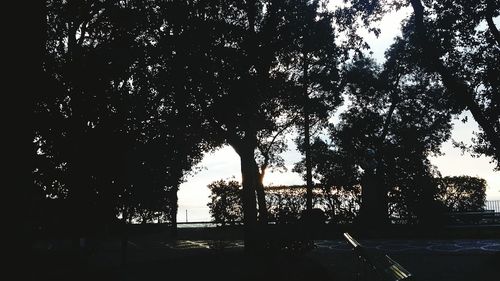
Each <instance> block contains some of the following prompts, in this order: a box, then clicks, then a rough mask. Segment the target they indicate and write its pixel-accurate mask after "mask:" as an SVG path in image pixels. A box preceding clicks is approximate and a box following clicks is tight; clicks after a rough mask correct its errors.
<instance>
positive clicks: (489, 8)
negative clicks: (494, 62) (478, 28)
mask: <svg viewBox="0 0 500 281" xmlns="http://www.w3.org/2000/svg"><path fill="white" fill-rule="evenodd" d="M493 12H494V8H493V5H492V4H491V0H488V2H487V4H486V22H487V23H488V28H489V30H490V32H491V34H492V35H493V38H494V39H495V41H497V44H498V46H499V47H500V32H499V31H498V29H497V27H496V25H495V23H494V22H493Z"/></svg>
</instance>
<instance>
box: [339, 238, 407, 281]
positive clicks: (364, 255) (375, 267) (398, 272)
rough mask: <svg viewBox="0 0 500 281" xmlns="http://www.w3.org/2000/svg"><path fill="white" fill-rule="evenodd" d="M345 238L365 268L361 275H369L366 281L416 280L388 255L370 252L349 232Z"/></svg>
mask: <svg viewBox="0 0 500 281" xmlns="http://www.w3.org/2000/svg"><path fill="white" fill-rule="evenodd" d="M344 237H345V238H346V239H347V242H348V243H349V244H350V245H351V247H352V249H353V251H354V254H355V255H356V256H357V258H358V260H359V261H360V263H361V265H362V267H363V270H362V271H363V272H360V273H362V274H366V275H368V276H367V278H365V279H366V280H379V281H402V280H404V281H410V280H414V279H413V276H412V274H411V273H410V272H408V270H406V269H405V268H404V267H402V266H401V265H400V264H399V263H397V262H396V261H394V260H393V259H391V258H390V257H389V256H388V255H385V254H383V253H381V252H379V251H369V250H368V249H367V248H365V247H363V246H362V245H361V244H360V243H359V242H358V241H356V240H355V239H354V238H353V237H352V236H351V235H350V234H349V233H347V232H346V233H344Z"/></svg>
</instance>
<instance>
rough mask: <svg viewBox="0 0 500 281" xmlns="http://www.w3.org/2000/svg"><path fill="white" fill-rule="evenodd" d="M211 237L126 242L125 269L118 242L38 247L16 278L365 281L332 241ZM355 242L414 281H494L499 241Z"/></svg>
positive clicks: (340, 243) (197, 233) (499, 267)
mask: <svg viewBox="0 0 500 281" xmlns="http://www.w3.org/2000/svg"><path fill="white" fill-rule="evenodd" d="M211 231H212V232H214V231H215V230H206V229H205V230H203V229H198V230H189V231H180V233H179V236H178V239H177V240H172V239H171V238H169V235H168V234H167V233H165V232H157V233H149V234H141V235H133V236H131V237H130V242H129V243H128V245H127V255H126V263H125V264H123V263H122V251H121V247H120V241H119V240H118V239H112V238H109V239H107V240H104V241H100V242H98V243H93V244H91V245H89V247H88V248H87V251H85V252H81V253H75V252H74V251H72V250H71V243H70V242H69V241H64V240H57V241H49V240H45V241H39V242H38V243H37V245H35V246H34V251H33V255H32V256H31V257H30V258H31V259H30V260H29V261H28V260H27V264H31V266H29V267H30V268H29V269H27V271H26V272H24V274H25V275H28V277H29V278H28V279H29V280H176V281H177V280H179V281H181V280H182V281H184V280H221V281H222V280H273V281H279V280H286V281H294V280H297V281H299V280H300V281H303V280H345V281H351V280H373V279H372V278H371V276H369V275H370V274H366V273H364V274H363V272H365V271H364V268H363V267H362V266H361V264H360V263H359V262H358V261H357V260H356V258H355V256H354V254H353V252H352V250H351V249H350V247H349V245H348V244H347V243H346V242H345V241H344V240H343V239H340V237H332V239H328V240H315V243H314V244H315V245H314V247H313V248H312V249H310V250H308V251H306V252H303V253H297V252H291V251H288V250H286V248H280V247H278V248H280V250H277V249H276V248H275V249H274V250H269V251H267V252H265V253H260V254H253V255H248V254H245V253H244V251H243V248H242V242H241V240H239V238H240V237H239V233H237V232H236V233H231V232H228V231H225V232H223V235H222V236H218V237H215V239H213V238H214V236H213V235H211V234H214V233H211ZM203 238H208V239H213V240H207V239H203ZM360 242H361V243H362V244H363V245H365V246H367V247H368V248H370V250H374V251H382V252H383V253H385V254H388V255H389V256H390V257H391V258H393V259H394V260H396V261H397V262H399V263H400V264H401V265H402V266H404V267H405V268H406V269H407V270H408V271H410V272H411V273H412V274H413V275H414V277H415V280H428V281H433V280H440V281H441V280H458V281H461V280H464V281H465V280H479V281H481V280H485V281H486V280H488V281H490V280H497V279H498V277H499V276H500V237H497V238H496V237H487V238H472V239H467V238H463V237H460V238H453V239H443V238H424V239H419V238H393V237H389V238H372V237H366V238H363V239H360ZM286 245H287V244H286V243H283V244H280V246H283V247H285V246H286ZM367 275H368V276H367Z"/></svg>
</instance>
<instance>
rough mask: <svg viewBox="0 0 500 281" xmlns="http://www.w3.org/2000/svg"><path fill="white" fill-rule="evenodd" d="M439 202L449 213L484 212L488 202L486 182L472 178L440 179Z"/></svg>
mask: <svg viewBox="0 0 500 281" xmlns="http://www.w3.org/2000/svg"><path fill="white" fill-rule="evenodd" d="M437 200H439V201H440V202H441V203H443V204H444V206H445V208H446V210H447V211H448V212H477V211H482V210H483V209H484V205H485V200H486V181H485V180H484V179H481V178H477V177H470V176H458V177H444V178H441V179H438V193H437Z"/></svg>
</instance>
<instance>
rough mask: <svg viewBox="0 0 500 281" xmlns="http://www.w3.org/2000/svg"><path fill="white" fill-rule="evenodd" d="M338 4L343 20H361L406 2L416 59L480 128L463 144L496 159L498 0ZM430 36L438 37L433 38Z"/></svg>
mask: <svg viewBox="0 0 500 281" xmlns="http://www.w3.org/2000/svg"><path fill="white" fill-rule="evenodd" d="M349 4H351V5H347V6H348V7H346V8H344V9H340V11H341V12H342V14H344V15H346V18H348V19H349V20H348V22H356V19H357V18H361V19H362V22H363V23H364V25H365V26H367V27H370V29H372V30H374V31H375V32H376V33H377V32H378V31H377V30H376V29H374V28H372V27H371V23H373V22H376V21H378V20H380V19H381V18H382V16H383V15H384V14H386V13H387V12H389V11H394V10H398V9H401V8H402V7H408V6H410V7H411V8H412V9H413V12H414V13H413V16H412V19H411V21H409V22H408V23H407V28H409V29H411V30H412V31H413V36H412V40H411V42H412V43H411V44H412V45H413V46H415V47H417V48H418V49H419V50H420V51H421V52H422V61H421V65H423V66H425V69H426V71H427V72H429V73H436V74H438V75H439V77H440V81H441V82H442V83H443V85H444V87H446V88H447V90H448V91H449V92H450V93H452V95H451V97H452V99H451V100H450V101H451V103H452V105H451V106H452V107H453V106H454V105H455V104H459V105H461V106H462V107H463V109H467V110H470V112H471V114H472V116H473V117H474V119H475V121H476V122H477V123H478V124H479V127H480V129H481V131H480V132H478V133H477V134H476V138H475V139H474V144H473V145H472V146H469V147H467V146H466V145H464V144H459V145H460V146H462V148H464V149H469V150H471V151H473V152H474V153H476V154H479V155H487V156H490V157H492V159H493V161H494V162H495V163H496V166H497V168H498V165H499V163H500V161H499V159H500V154H499V151H500V137H499V136H500V121H499V120H500V110H499V101H498V96H499V86H498V85H499V83H498V81H499V77H500V76H499V74H498V73H500V70H499V65H500V63H498V58H499V57H500V55H499V50H500V49H499V46H500V40H499V38H500V36H499V32H498V28H497V26H496V25H495V21H494V19H495V18H496V17H498V15H499V14H500V4H499V3H498V1H492V0H482V1H465V0H463V1H451V0H450V1H448V0H446V1H432V0H429V1H421V0H411V1H401V0H379V1H365V0H352V1H349ZM435 42H439V44H436V43H435Z"/></svg>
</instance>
